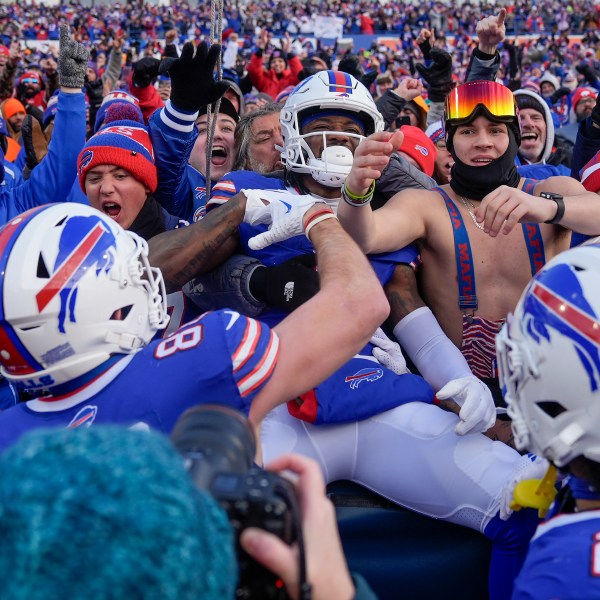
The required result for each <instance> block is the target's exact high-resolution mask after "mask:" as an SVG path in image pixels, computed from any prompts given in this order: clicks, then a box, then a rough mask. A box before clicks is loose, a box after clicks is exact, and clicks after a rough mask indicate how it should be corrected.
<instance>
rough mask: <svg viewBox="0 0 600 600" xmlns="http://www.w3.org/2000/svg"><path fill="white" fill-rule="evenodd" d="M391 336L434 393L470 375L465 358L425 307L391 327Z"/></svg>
mask: <svg viewBox="0 0 600 600" xmlns="http://www.w3.org/2000/svg"><path fill="white" fill-rule="evenodd" d="M394 336H395V337H396V339H397V340H398V343H399V344H400V346H402V348H403V349H404V350H405V351H406V353H407V354H408V356H409V357H410V359H411V360H412V361H413V363H414V364H415V366H416V367H417V369H419V372H420V373H421V375H422V376H423V378H424V379H425V380H426V381H427V382H428V383H429V384H431V386H432V387H433V389H434V390H435V391H438V390H440V389H441V388H443V387H444V386H445V385H446V384H447V383H448V382H449V381H451V380H452V379H459V378H460V377H466V376H468V375H472V373H471V369H470V368H469V365H468V364H467V361H466V359H465V357H464V356H463V355H462V354H461V352H460V350H459V349H458V348H457V347H456V346H455V345H454V344H453V343H452V342H451V341H450V340H449V339H448V337H447V336H446V334H445V333H444V332H443V331H442V328H441V327H440V326H439V323H438V322H437V319H436V318H435V316H434V315H433V313H432V312H431V310H430V309H429V308H428V307H427V306H423V307H421V308H417V309H416V310H414V311H413V312H411V313H409V314H408V315H406V317H404V318H403V319H402V320H401V321H400V322H399V323H398V324H397V325H396V326H395V327H394Z"/></svg>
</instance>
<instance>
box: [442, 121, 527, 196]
mask: <svg viewBox="0 0 600 600" xmlns="http://www.w3.org/2000/svg"><path fill="white" fill-rule="evenodd" d="M499 122H503V121H499ZM507 129H508V139H509V142H508V148H507V149H506V152H504V154H503V155H502V156H500V157H499V158H497V159H495V160H493V161H492V162H490V163H489V164H487V165H485V166H484V167H473V166H470V165H466V164H465V163H463V162H462V161H461V160H460V159H459V158H458V156H456V152H455V150H454V146H453V144H452V137H453V136H454V133H455V132H456V127H455V126H451V127H448V135H447V139H446V145H447V147H448V151H449V152H450V154H451V155H452V158H453V159H454V165H453V166H452V169H451V171H450V187H451V188H452V190H453V191H454V192H455V193H456V194H458V195H459V196H464V197H465V198H469V199H471V200H483V199H484V197H485V196H487V195H488V194H489V193H490V192H493V191H494V190H495V189H496V188H498V187H500V186H501V185H508V186H510V187H514V188H516V187H517V186H518V185H519V181H520V180H521V177H520V175H519V173H518V171H517V167H516V166H515V158H516V156H517V152H518V151H519V143H518V142H517V139H516V137H515V133H514V131H513V127H512V126H510V125H509V126H508V127H507Z"/></svg>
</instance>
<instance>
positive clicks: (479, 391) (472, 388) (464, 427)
mask: <svg viewBox="0 0 600 600" xmlns="http://www.w3.org/2000/svg"><path fill="white" fill-rule="evenodd" d="M436 397H437V398H438V399H439V400H454V401H455V402H456V404H458V405H459V406H460V407H461V408H460V412H459V413H458V416H459V418H460V422H459V423H458V424H457V425H456V428H455V431H456V433H458V434H459V435H465V433H470V432H474V433H475V432H484V431H487V430H488V429H489V428H490V427H491V426H492V425H493V424H494V423H495V422H496V407H495V405H494V400H493V398H492V394H491V392H490V390H489V388H488V387H487V385H485V383H483V381H480V380H479V379H477V377H475V376H474V375H467V376H466V377H461V378H459V379H452V380H451V381H449V382H448V383H447V384H446V385H445V386H444V387H443V388H442V389H441V390H439V392H438V393H437V394H436Z"/></svg>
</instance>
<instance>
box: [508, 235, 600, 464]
mask: <svg viewBox="0 0 600 600" xmlns="http://www.w3.org/2000/svg"><path fill="white" fill-rule="evenodd" d="M599 275H600V246H597V245H596V246H591V245H590V246H582V247H578V248H573V249H571V250H568V251H566V252H563V253H561V254H560V255H558V256H557V257H555V258H554V259H553V260H552V261H550V262H549V263H548V264H547V265H546V266H545V267H544V268H543V269H542V270H541V271H540V272H539V273H538V274H537V275H536V277H535V278H534V279H533V281H532V282H531V284H530V285H529V286H528V288H527V289H526V290H525V292H524V293H523V295H522V297H521V299H520V301H519V303H518V305H517V308H516V309H515V314H514V315H510V316H509V319H508V320H507V322H506V325H505V326H504V328H503V329H502V331H501V332H500V334H499V335H498V337H497V339H496V347H497V355H498V363H499V371H500V383H501V387H502V390H503V393H504V395H505V399H506V402H507V404H508V414H509V416H511V418H512V420H513V421H512V427H513V432H514V433H515V442H516V445H517V447H518V448H519V449H521V450H524V449H528V450H531V451H532V452H535V453H536V454H538V455H540V456H544V457H546V458H548V459H549V460H551V461H552V462H554V463H555V464H556V465H557V466H559V467H561V466H564V465H566V464H567V463H569V462H570V461H571V460H573V459H574V458H576V457H578V456H584V457H586V458H588V459H590V460H593V461H595V462H600V334H599V333H597V332H600V320H599V315H600V277H599Z"/></svg>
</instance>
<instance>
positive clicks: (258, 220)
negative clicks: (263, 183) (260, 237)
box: [242, 190, 271, 225]
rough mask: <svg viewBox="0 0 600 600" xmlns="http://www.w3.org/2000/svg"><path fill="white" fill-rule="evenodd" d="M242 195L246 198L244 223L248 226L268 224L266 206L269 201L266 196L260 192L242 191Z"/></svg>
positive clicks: (267, 209) (267, 207) (268, 216)
mask: <svg viewBox="0 0 600 600" xmlns="http://www.w3.org/2000/svg"><path fill="white" fill-rule="evenodd" d="M242 194H244V196H246V212H245V213H244V223H249V224H250V225H261V224H262V223H270V222H271V215H270V214H269V205H268V202H270V200H269V199H268V198H267V197H266V194H265V193H264V192H263V191H262V190H242ZM263 200H264V202H263Z"/></svg>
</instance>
